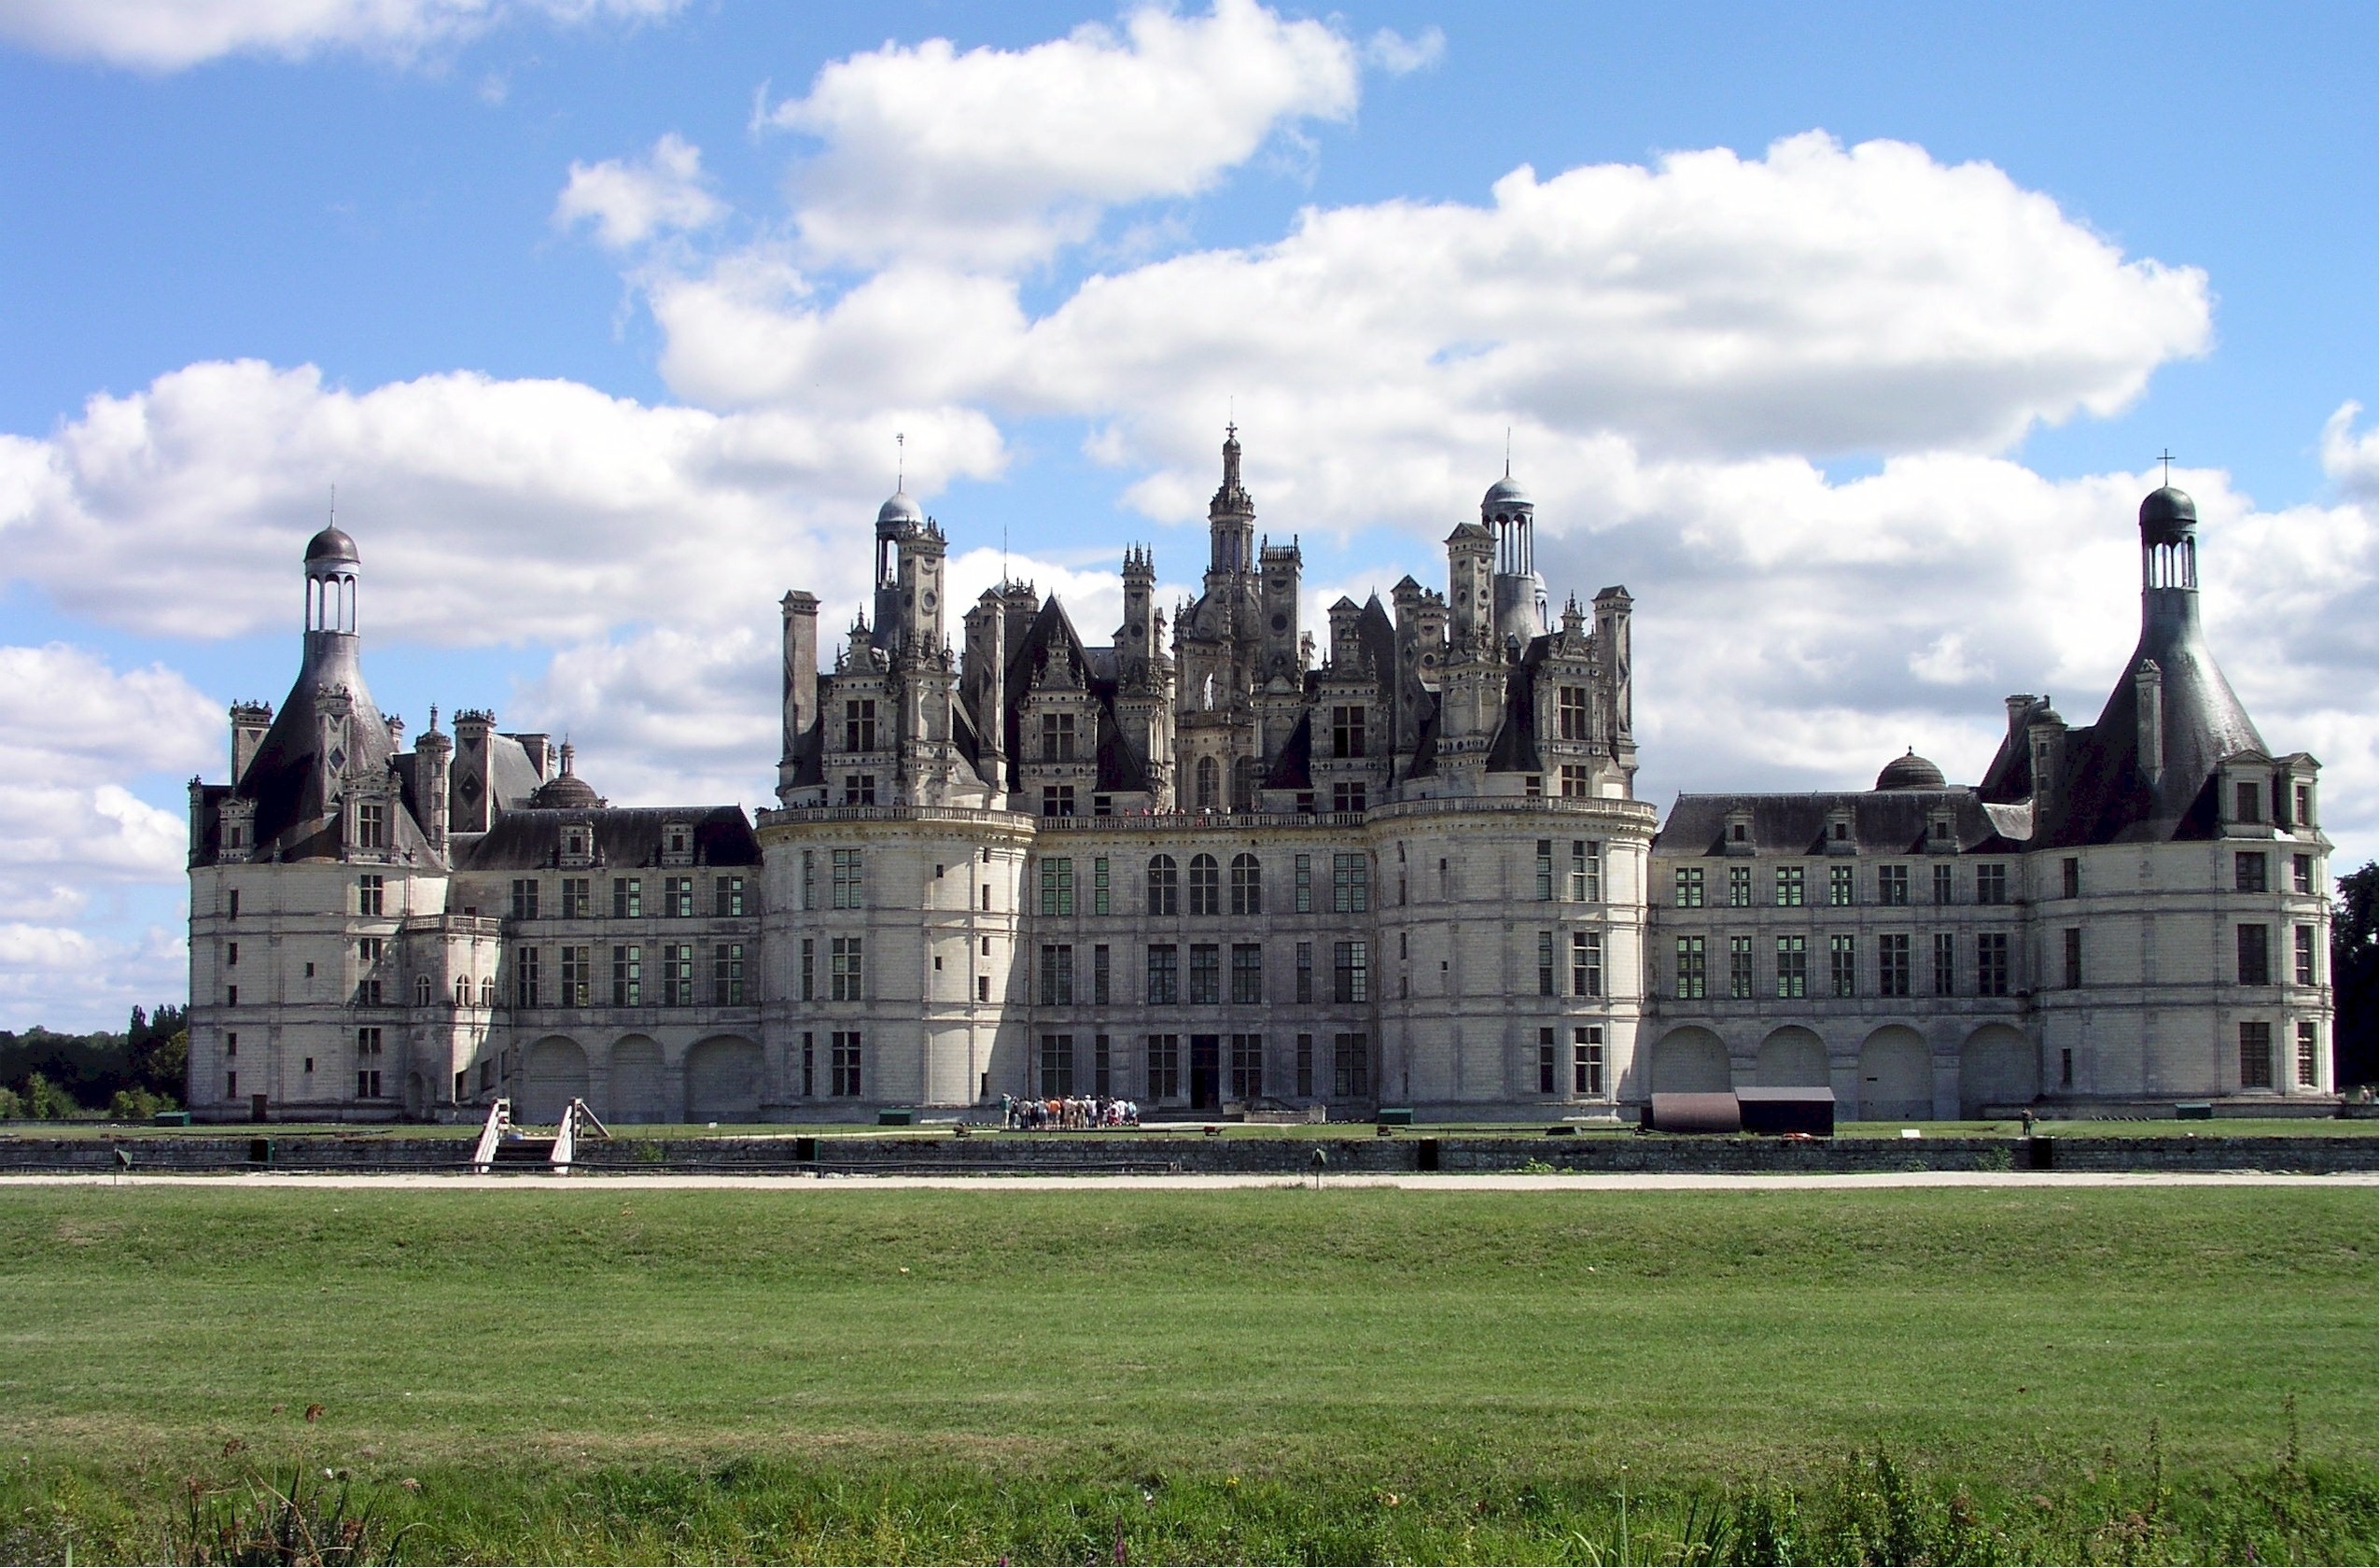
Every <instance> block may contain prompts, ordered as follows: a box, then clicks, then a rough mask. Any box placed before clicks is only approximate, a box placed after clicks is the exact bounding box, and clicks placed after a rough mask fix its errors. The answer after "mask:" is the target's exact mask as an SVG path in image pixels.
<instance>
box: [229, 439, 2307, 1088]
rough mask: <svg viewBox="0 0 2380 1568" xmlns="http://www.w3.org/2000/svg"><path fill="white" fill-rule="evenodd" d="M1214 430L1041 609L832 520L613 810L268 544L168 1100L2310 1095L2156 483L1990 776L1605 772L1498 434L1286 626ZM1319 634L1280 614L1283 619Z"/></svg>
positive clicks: (2298, 963)
mask: <svg viewBox="0 0 2380 1568" xmlns="http://www.w3.org/2000/svg"><path fill="white" fill-rule="evenodd" d="M1239 458H1240V446H1239V440H1238V436H1237V432H1236V431H1233V432H1230V433H1229V434H1228V435H1227V437H1226V440H1225V443H1224V448H1223V483H1222V484H1221V486H1220V488H1218V489H1217V491H1216V492H1215V496H1214V499H1213V502H1212V505H1211V508H1210V511H1209V534H1210V553H1209V558H1208V563H1207V570H1206V574H1205V578H1204V581H1203V584H1202V590H1203V591H1202V592H1201V593H1200V594H1199V595H1198V597H1197V599H1196V600H1195V601H1192V602H1190V603H1188V604H1186V605H1183V606H1181V607H1179V608H1178V610H1177V613H1176V615H1175V617H1174V619H1173V622H1172V624H1171V625H1170V627H1169V625H1168V623H1167V619H1166V615H1165V613H1164V611H1163V610H1162V609H1159V607H1158V606H1157V604H1156V603H1155V595H1156V573H1155V564H1154V562H1153V561H1152V559H1151V557H1150V555H1149V553H1147V552H1145V551H1141V550H1138V549H1135V550H1131V551H1128V552H1127V553H1126V555H1125V558H1124V568H1123V585H1124V621H1123V624H1122V625H1121V626H1119V627H1118V628H1117V629H1116V631H1115V634H1114V639H1113V643H1112V644H1110V645H1108V646H1094V645H1092V644H1089V643H1086V642H1085V640H1084V639H1083V637H1082V636H1081V634H1080V633H1079V632H1078V630H1077V629H1076V627H1075V626H1074V624H1073V623H1072V622H1071V620H1070V619H1069V617H1068V615H1067V613H1066V610H1065V609H1064V608H1063V607H1062V606H1061V605H1060V604H1059V603H1058V602H1057V600H1056V599H1055V598H1052V599H1048V600H1043V599H1042V598H1041V597H1040V596H1039V595H1037V594H1036V593H1035V592H1034V590H1033V588H1032V587H1031V585H1030V584H1028V583H1018V582H1006V583H1003V584H1001V585H1000V586H998V587H996V588H994V589H991V590H988V591H987V592H986V593H985V594H984V595H982V596H981V597H980V598H979V599H978V600H977V601H976V602H975V603H974V604H973V605H971V606H968V607H966V609H965V610H964V613H963V615H962V616H961V617H960V623H959V639H958V644H957V646H956V647H955V648H954V646H953V644H952V641H951V639H950V637H949V636H948V633H947V631H946V629H945V614H946V612H947V611H948V610H949V609H950V608H951V607H949V606H948V605H947V604H946V603H945V581H944V568H945V538H944V535H943V533H942V531H941V529H940V527H939V526H938V525H936V524H935V523H934V522H933V521H932V520H931V519H930V518H928V517H927V516H925V514H924V513H923V512H922V511H919V509H918V508H917V506H916V505H915V504H914V503H913V502H912V501H911V500H910V499H909V497H907V496H906V495H905V494H900V493H896V494H895V495H894V496H893V497H892V498H891V499H889V500H888V501H887V502H885V503H884V506H883V508H882V509H881V510H880V511H878V513H877V515H876V525H875V595H874V604H873V607H872V613H870V614H867V615H863V616H861V618H860V619H859V620H857V621H856V622H855V623H853V625H852V626H851V628H850V630H849V632H848V634H847V637H843V638H842V639H840V640H839V641H838V642H837V643H836V645H835V646H834V647H833V649H832V650H831V660H830V661H829V662H828V663H823V664H822V662H821V653H820V650H819V637H818V615H819V603H818V600H817V599H816V598H814V597H813V596H811V595H808V594H805V593H800V592H794V593H789V594H787V595H785V596H784V599H783V601H782V605H781V608H782V611H783V633H784V641H783V660H784V670H783V676H784V679H783V714H782V718H783V744H782V748H781V753H780V761H779V763H778V767H777V801H778V803H779V804H778V805H777V807H776V808H774V809H770V810H764V811H762V812H760V813H759V814H758V816H757V818H756V819H754V818H748V817H747V816H746V814H745V813H744V812H743V810H742V809H741V808H740V807H736V806H719V805H687V806H675V807H673V806H640V807H634V808H621V807H613V806H610V805H607V804H606V802H605V801H604V800H603V799H602V797H601V796H600V795H599V794H598V793H597V792H596V791H595V789H594V787H593V786H591V785H590V784H589V783H588V782H587V781H585V780H583V779H581V777H578V775H577V771H576V764H575V759H574V757H573V755H572V751H571V748H570V747H569V746H567V745H564V746H562V747H560V748H559V749H556V748H554V747H553V745H552V744H551V743H550V740H549V737H547V736H545V735H525V734H505V733H500V732H498V731H497V726H496V720H495V718H494V716H493V715H491V714H489V713H487V712H484V711H463V712H458V713H456V714H455V716H454V720H453V729H454V733H453V735H451V736H449V735H445V734H443V733H441V731H440V730H439V728H438V722H437V713H436V711H435V710H434V709H433V710H432V712H431V715H430V722H429V725H428V727H427V730H426V731H425V733H423V734H422V735H418V736H417V737H415V739H414V741H413V745H412V747H411V748H410V749H407V748H406V747H405V746H404V745H403V732H402V726H401V722H400V721H399V720H397V719H395V718H392V717H387V716H384V715H383V714H382V713H380V711H379V710H378V709H377V708H376V707H374V705H373V703H372V699H371V693H370V692H369V690H368V689H367V687H366V685H365V683H364V679H363V671H362V667H361V664H360V662H359V657H358V634H357V581H358V571H359V557H358V553H357V548H356V544H355V541H354V540H353V539H350V538H349V537H348V536H347V535H346V534H344V533H343V532H342V531H340V530H339V529H338V528H337V527H336V526H332V527H329V528H326V529H325V530H324V531H323V532H321V533H320V534H318V535H316V536H315V539H313V540H312V541H311V543H310V544H309V545H308V547H307V550H306V558H305V584H306V622H305V638H304V660H303V664H302V666H301V670H300V672H299V676H298V679H297V682H296V684H295V685H294V686H293V687H292V688H291V690H290V693H289V695H288V697H287V700H286V701H285V702H284V703H283V704H282V706H281V707H280V709H279V710H278V712H275V711H274V710H273V709H272V708H270V707H264V706H262V705H259V704H245V703H244V704H240V705H237V706H235V707H232V709H231V781H230V782H229V783H226V784H205V783H202V782H201V781H199V780H197V779H193V780H192V781H191V784H190V975H191V996H190V1001H191V1006H190V1015H189V1027H190V1049H189V1103H190V1106H191V1108H192V1110H193V1111H194V1112H195V1113H198V1114H199V1115H200V1116H201V1117H202V1118H207V1119H217V1120H230V1119H246V1118H250V1117H255V1118H263V1117H267V1116H273V1117H286V1118H293V1119H300V1118H336V1119H389V1118H396V1117H415V1118H427V1117H440V1118H443V1117H455V1116H462V1117H477V1116H479V1115H481V1114H483V1113H484V1109H485V1107H486V1105H487V1104H488V1103H489V1102H491V1101H492V1100H493V1099H496V1098H497V1097H499V1096H509V1097H511V1098H512V1099H514V1101H515V1102H516V1105H517V1106H518V1107H519V1114H520V1117H521V1119H523V1120H552V1119H553V1117H555V1116H556V1115H558V1114H559V1113H560V1110H561V1108H562V1107H563V1106H564V1105H566V1104H567V1102H568V1101H569V1100H570V1099H573V1098H581V1099H586V1100H587V1101H588V1102H589V1103H590V1104H591V1105H592V1106H593V1107H594V1109H595V1111H596V1113H598V1114H600V1115H602V1116H604V1117H606V1118H607V1119H609V1120H613V1121H622V1122H657V1121H671V1122H676V1121H694V1122H708V1121H717V1122H749V1121H772V1120H774V1121H791V1120H802V1121H811V1120H820V1119H837V1118H849V1117H855V1116H859V1115H862V1114H869V1113H873V1112H874V1111H875V1110H876V1109H878V1108H884V1107H915V1108H925V1109H938V1110H941V1111H943V1112H945V1113H956V1112H960V1111H964V1110H966V1109H968V1108H977V1109H980V1108H981V1107H984V1106H985V1105H987V1104H996V1103H997V1102H998V1101H999V1099H1001V1096H1002V1095H1020V1096H1024V1095H1031V1096H1058V1095H1085V1094H1099V1095H1111V1096H1114V1097H1118V1098H1129V1099H1137V1100H1139V1101H1140V1102H1141V1105H1142V1106H1143V1108H1144V1111H1145V1112H1147V1113H1158V1114H1162V1113H1164V1112H1166V1111H1167V1110H1169V1109H1172V1108H1177V1107H1178V1108H1180V1109H1181V1110H1183V1112H1199V1113H1218V1114H1219V1113H1224V1112H1225V1108H1232V1107H1239V1108H1257V1107H1266V1108H1273V1109H1289V1110H1296V1109H1299V1108H1310V1107H1313V1106H1317V1105H1320V1106H1324V1107H1327V1108H1328V1113H1329V1114H1332V1115H1334V1116H1337V1115H1348V1114H1368V1113H1370V1112H1371V1111H1372V1110H1373V1109H1375V1108H1376V1107H1378V1106H1379V1105H1382V1104H1393V1105H1400V1106H1410V1107H1413V1108H1415V1110H1416V1112H1417V1113H1418V1114H1421V1115H1422V1116H1425V1117H1432V1116H1441V1117H1463V1118H1470V1119H1477V1118H1480V1117H1491V1116H1492V1117H1519V1118H1532V1119H1547V1120H1552V1119H1558V1118H1585V1119H1593V1118H1596V1117H1603V1116H1612V1115H1616V1114H1619V1113H1622V1112H1623V1111H1624V1110H1625V1109H1626V1108H1629V1107H1631V1106H1632V1105H1633V1104H1635V1103H1639V1102H1641V1101H1643V1100H1644V1099H1645V1097H1646V1096H1647V1095H1648V1094H1650V1093H1652V1092H1656V1091H1668V1090H1696V1089H1725V1088H1728V1087H1730V1086H1741V1085H1777V1086H1788V1085H1826V1086H1830V1087H1831V1088H1832V1089H1833V1090H1834V1092H1835V1094H1836V1096H1837V1099H1838V1101H1839V1103H1840V1105H1841V1113H1842V1114H1843V1115H1844V1116H1846V1117H1856V1118H1861V1119H1880V1118H1924V1117H1944V1118H1947V1117H1952V1116H1957V1115H1961V1114H1976V1113H1983V1112H1985V1111H1987V1110H1988V1111H2004V1110H2013V1109H2014V1108H2016V1107H2020V1106H2025V1105H2033V1104H2045V1105H2052V1106H2059V1107H2066V1108H2079V1107H2085V1106H2096V1107H2100V1108H2123V1107H2145V1106H2152V1105H2153V1106H2163V1105H2170V1104H2171V1103H2173V1102H2174V1101H2176V1100H2177V1099H2191V1100H2212V1099H2245V1100H2251V1101H2271V1102H2286V1101H2289V1100H2303V1099H2315V1098H2320V1097H2326V1096H2328V1095H2329V1094H2330V1093H2331V1058H2330V1050H2329V1036H2330V1015H2331V993H2330V988H2329V986H2328V978H2329V977H2328V975H2327V974H2326V973H2325V972H2324V971H2325V966H2326V964H2327V961H2328V951H2329V943H2328V913H2327V911H2328V900H2327V898H2326V896H2325V892H2326V889H2327V887H2328V869H2327V863H2326V857H2327V853H2328V849H2329V845H2328V842H2327V841H2326V840H2325V839H2324V837H2323V836H2322V833H2321V832H2320V829H2319V826H2318V819H2317V764H2316V763H2315V762H2314V760H2313V759H2312V758H2310V757H2307V756H2304V755H2303V754H2297V755H2289V756H2280V757H2275V756H2274V755H2273V754H2271V752H2269V751H2268V750H2267V749H2266V748H2265V746H2264V744H2263V742H2262V740H2261V737H2260V736H2259V735H2258V734H2257V732H2256V729H2255V726H2254V725H2253V724H2252V723H2251V722H2250V721H2249V720H2248V718H2247V714H2246V713H2245V712H2244V711H2243V710H2242V708H2241V707H2240V705H2239V703H2238V700H2237V699H2236V698H2235V697H2234V696H2233V693H2232V691H2231V688H2230V686H2229V685H2228V684H2227V683H2226V682H2225V680H2224V679H2223V676H2222V674H2221V672H2220V671H2219V669H2218V668H2217V667H2216V664H2215V661H2214V658H2213V656H2212V655H2211V654H2210V653H2209V652H2208V651H2207V649H2206V647H2205V643H2204V640H2203V638H2202V636H2201V632H2200V627H2199V610H2198V581H2197V542H2196V516H2195V512H2194V510H2193V508H2192V506H2191V500H2190V498H2189V497H2187V496H2184V495H2182V494H2181V493H2180V492H2178V491H2176V490H2173V489H2170V488H2168V489H2161V490H2158V491H2157V492H2155V493H2154V494H2152V495H2150V496H2149V497H2148V498H2147V500H2146V501H2144V502H2143V503H2142V506H2141V510H2140V529H2141V563H2142V580H2141V602H2142V622H2141V633H2140V641H2139V645H2138V647H2137V649H2136V650H2135V653H2134V655H2133V657H2132V658H2131V659H2130V660H2129V661H2127V663H2126V665H2125V666H2124V668H2123V670H2122V671H2121V674H2120V675H2119V677H2118V679H2117V680H2116V683H2115V687H2114V691H2113V693H2112V694H2111V695H2110V696H2109V697H2108V699H2107V704H2106V706H2105V707H2104V708H2103V709H2102V711H2101V713H2100V715H2099V718H2098V720H2097V721H2096V722H2095V723H2093V724H2090V725H2087V726H2081V727H2076V726H2070V725H2068V724H2067V723H2066V722H2065V721H2064V720H2063V719H2062V718H2060V717H2059V715H2057V714H2056V713H2055V712H2053V711H2051V708H2050V707H2049V705H2048V703H2047V702H2046V701H2045V700H2043V699H2039V698H2036V697H2032V696H2015V697H2010V698H2009V704H2008V735H2007V738H2006V740H2005V741H2004V742H2003V744H2002V746H2001V747H2000V749H1999V752H1998V755H1997V756H1996V757H1995V759H1994V760H1993V763H1992V764H1991V766H1990V768H1989V769H1988V770H1987V771H1986V772H1985V774H1984V777H1983V778H1982V779H1981V782H1980V783H1978V784H1976V785H1973V786H1957V787H1953V786H1951V785H1949V784H1947V783H1946V782H1945V781H1944V779H1943V777H1942V776H1941V774H1940V773H1939V770H1937V769H1936V768H1935V767H1934V766H1933V765H1932V764H1931V763H1926V762H1925V761H1924V760H1923V759H1921V758H1917V757H1914V756H1910V757H1904V758H1900V759H1897V760H1896V761H1894V762H1892V763H1889V764H1888V765H1886V766H1885V768H1884V769H1883V773H1882V774H1881V775H1880V776H1879V777H1878V778H1877V781H1876V787H1875V789H1873V790H1871V791H1844V792H1830V793H1816V794H1738V795H1686V796H1682V797H1681V798H1680V799H1679V800H1678V801H1677V803H1676V805H1674V807H1673V809H1672V811H1671V813H1670V815H1669V818H1668V820H1667V821H1666V822H1663V821H1661V820H1659V816H1658V814H1657V812H1656V811H1655V810H1654V808H1653V807H1652V806H1650V805H1646V804H1645V803H1644V802H1641V801H1639V800H1637V799H1635V798H1634V793H1633V780H1634V777H1635V773H1636V746H1635V741H1634V739H1633V736H1632V733H1631V653H1630V616H1631V600H1630V598H1629V595H1628V594H1627V592H1626V590H1625V589H1622V588H1618V587H1611V588H1605V589H1603V591H1602V592H1601V593H1599V594H1597V595H1595V596H1594V598H1593V600H1592V601H1591V603H1590V604H1589V605H1587V606H1584V607H1582V606H1581V605H1580V604H1579V602H1578V601H1577V599H1576V598H1575V597H1572V598H1570V599H1568V600H1567V601H1566V602H1565V603H1564V605H1563V608H1562V609H1561V613H1560V614H1559V615H1556V614H1554V613H1553V612H1552V610H1551V608H1550V604H1551V601H1550V600H1549V599H1548V597H1547V592H1546V587H1545V583H1544V581H1543V579H1542V578H1541V577H1540V576H1539V574H1538V572H1537V570H1536V567H1535V562H1534V544H1533V531H1534V525H1535V513H1534V507H1533V503H1532V502H1531V500H1530V497H1529V496H1528V495H1527V493H1526V492H1525V491H1524V490H1523V489H1522V487H1521V486H1520V485H1519V484H1518V483H1514V482H1513V480H1512V479H1511V478H1510V477H1509V475H1508V474H1507V476H1506V477H1505V478H1504V479H1502V480H1499V481H1498V482H1497V483H1495V484H1494V485H1493V486H1491V488H1490V489H1489V491H1488V492H1487V495H1486V497H1485V498H1484V499H1483V500H1482V502H1481V504H1480V513H1479V521H1478V522H1477V523H1476V524H1475V523H1464V524H1463V525H1460V526H1458V527H1457V528H1455V530H1454V531H1453V532H1452V533H1451V534H1450V535H1449V536H1448V538H1447V540H1446V552H1447V582H1446V587H1445V590H1444V592H1442V593H1441V592H1439V591H1436V590H1434V589H1431V588H1426V587H1424V586H1422V585H1421V584H1420V583H1418V582H1416V581H1413V580H1412V579H1411V578H1409V577H1408V578H1407V579H1405V580H1404V581H1400V582H1399V583H1397V584H1396V586H1395V587H1394V588H1393V589H1392V590H1391V593H1390V598H1391V603H1390V605H1388V606H1383V605H1382V604H1381V603H1380V601H1379V598H1378V596H1374V597H1373V598H1372V599H1371V600H1370V601H1369V602H1368V603H1365V604H1364V605H1361V606H1359V605H1356V604H1354V603H1352V602H1351V601H1350V600H1347V599H1344V598H1342V599H1340V600H1339V601H1338V603H1337V604H1335V605H1333V606H1332V607H1331V608H1330V610H1329V612H1328V614H1329V625H1328V627H1327V629H1326V632H1325V637H1326V640H1325V641H1324V642H1323V645H1321V646H1320V647H1318V646H1317V645H1316V642H1315V639H1314V637H1312V636H1311V635H1310V634H1309V631H1308V630H1307V628H1305V627H1304V626H1302V625H1301V624H1300V613H1299V604H1300V591H1299V573H1300V570H1301V567H1302V562H1301V558H1300V554H1299V552H1298V549H1297V546H1296V545H1295V542H1292V543H1290V544H1288V545H1275V544H1273V543H1271V542H1270V541H1269V540H1260V539H1259V538H1258V536H1257V534H1256V528H1255V523H1256V511H1255V505H1254V502H1253V499H1252V498H1251V497H1250V496H1249V493H1248V491H1247V490H1246V488H1245V487H1244V486H1243V485H1242V483H1241V480H1240V472H1239ZM1317 630H1323V629H1322V628H1317Z"/></svg>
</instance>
